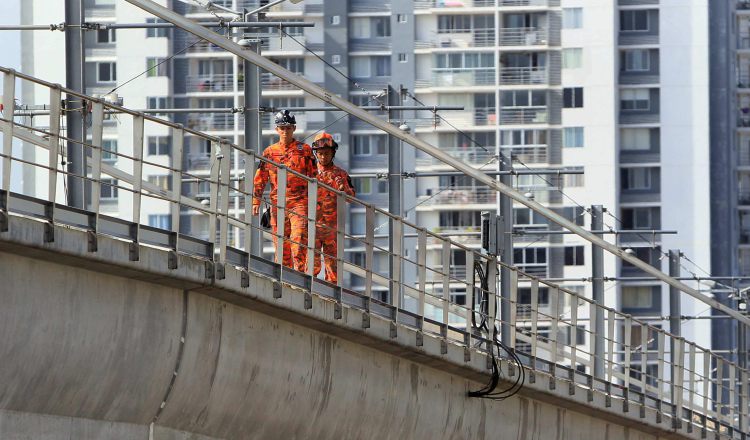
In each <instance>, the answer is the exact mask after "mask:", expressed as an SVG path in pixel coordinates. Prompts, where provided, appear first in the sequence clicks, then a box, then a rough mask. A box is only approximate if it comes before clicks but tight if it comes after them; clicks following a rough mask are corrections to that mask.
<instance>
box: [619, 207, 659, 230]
mask: <svg viewBox="0 0 750 440" xmlns="http://www.w3.org/2000/svg"><path fill="white" fill-rule="evenodd" d="M620 218H621V220H622V228H623V229H625V230H632V229H658V224H659V208H622V216H621V217H620Z"/></svg>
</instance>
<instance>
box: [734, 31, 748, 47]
mask: <svg viewBox="0 0 750 440" xmlns="http://www.w3.org/2000/svg"><path fill="white" fill-rule="evenodd" d="M737 49H745V50H747V49H750V34H749V33H740V34H739V35H738V36H737Z"/></svg>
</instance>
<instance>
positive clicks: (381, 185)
mask: <svg viewBox="0 0 750 440" xmlns="http://www.w3.org/2000/svg"><path fill="white" fill-rule="evenodd" d="M378 194H388V181H387V180H380V179H378Z"/></svg>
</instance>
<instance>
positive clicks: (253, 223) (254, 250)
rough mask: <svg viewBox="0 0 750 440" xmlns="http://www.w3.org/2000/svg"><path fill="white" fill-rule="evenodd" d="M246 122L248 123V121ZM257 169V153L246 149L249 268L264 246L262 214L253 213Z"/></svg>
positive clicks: (246, 240) (246, 232) (246, 230)
mask: <svg viewBox="0 0 750 440" xmlns="http://www.w3.org/2000/svg"><path fill="white" fill-rule="evenodd" d="M245 124H247V121H246V122H245ZM255 169H256V162H255V153H253V152H252V151H250V150H248V151H245V182H244V186H243V188H244V190H245V192H246V193H247V194H249V196H247V197H246V199H245V252H247V269H248V270H250V268H251V267H252V261H253V259H252V258H251V257H252V256H253V255H255V256H257V257H260V256H262V248H261V246H260V241H262V240H261V237H262V235H261V233H260V229H259V228H260V223H259V222H258V218H259V217H260V216H254V215H253V199H254V197H253V179H254V178H255ZM259 206H260V207H261V210H262V206H263V204H262V203H261V204H260V205H259ZM261 215H262V213H261ZM256 242H257V243H256Z"/></svg>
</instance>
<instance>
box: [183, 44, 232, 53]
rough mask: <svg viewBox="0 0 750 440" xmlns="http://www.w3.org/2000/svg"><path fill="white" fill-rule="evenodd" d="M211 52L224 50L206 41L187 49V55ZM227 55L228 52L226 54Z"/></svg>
mask: <svg viewBox="0 0 750 440" xmlns="http://www.w3.org/2000/svg"><path fill="white" fill-rule="evenodd" d="M212 52H225V51H224V49H222V48H220V47H219V46H216V45H214V44H211V43H209V42H208V41H199V42H198V43H196V44H193V45H192V46H190V47H188V49H187V53H212ZM226 53H227V54H228V52H226Z"/></svg>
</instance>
